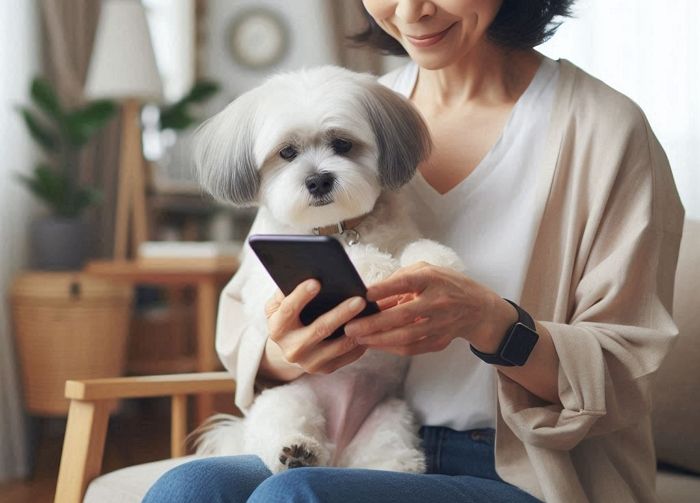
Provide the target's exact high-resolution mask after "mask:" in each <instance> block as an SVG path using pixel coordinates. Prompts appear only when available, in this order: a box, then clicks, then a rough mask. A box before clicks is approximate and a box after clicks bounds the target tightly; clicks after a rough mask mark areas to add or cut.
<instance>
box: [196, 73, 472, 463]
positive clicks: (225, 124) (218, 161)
mask: <svg viewBox="0 0 700 503" xmlns="http://www.w3.org/2000/svg"><path fill="white" fill-rule="evenodd" d="M348 144H350V148H349V149H348ZM430 146H431V143H430V137H429V133H428V130H427V127H426V125H425V123H424V122H423V120H422V119H421V117H420V115H419V114H418V113H417V111H416V110H415V109H414V108H413V107H412V106H411V104H410V103H409V102H408V101H407V100H405V99H404V98H402V97H400V96H399V95H397V94H395V93H394V92H392V91H390V90H389V89H386V88H385V87H383V86H381V85H380V84H378V83H377V82H376V79H375V78H374V77H372V76H370V75H365V74H357V73H353V72H350V71H348V70H344V69H342V68H337V67H330V66H328V67H320V68H315V69H310V70H304V71H299V72H294V73H286V74H280V75H277V76H274V77H272V78H271V79H269V80H268V81H267V82H265V83H264V84H263V85H261V86H260V87H258V88H256V89H253V90H252V91H249V92H248V93H246V94H244V95H242V96H241V97H239V98H238V99H236V100H235V101H234V102H233V103H231V104H230V105H229V106H228V107H227V108H226V109H224V110H223V111H222V112H220V113H219V114H218V115H216V116H214V117H213V118H211V119H210V120H209V121H207V122H206V123H205V124H204V125H203V126H202V127H201V129H200V131H199V132H198V138H197V147H196V150H195V156H196V166H197V170H198V174H199V178H200V180H201V181H202V184H203V185H204V186H205V187H206V188H207V189H208V190H209V191H210V192H211V193H212V194H213V195H214V196H215V197H217V198H219V199H221V200H224V201H228V202H231V203H234V204H236V205H258V206H260V210H259V213H258V217H257V221H256V225H255V229H256V231H257V232H261V233H266V234H274V233H282V234H310V233H312V231H313V229H314V228H316V227H324V226H327V225H333V224H337V223H338V222H341V221H345V220H349V219H352V218H355V217H358V216H361V215H366V216H365V218H364V219H363V220H362V222H361V223H360V225H359V227H357V229H356V230H357V231H358V233H359V235H360V242H359V243H358V244H354V245H352V246H349V245H348V244H347V243H344V246H345V248H346V251H347V252H348V255H349V256H350V258H351V260H352V262H353V263H354V265H355V267H356V268H357V270H358V272H359V273H360V276H361V277H362V279H363V280H364V282H365V283H366V284H372V283H374V282H376V281H379V280H381V279H384V278H386V277H387V276H389V275H390V274H392V273H393V272H394V271H396V270H397V269H398V268H399V267H402V266H406V265H410V264H414V263H416V262H419V261H425V262H429V263H432V264H435V265H440V266H445V267H451V268H454V269H458V270H459V269H461V267H462V266H461V262H460V260H459V258H458V257H457V256H456V254H455V253H454V252H453V251H452V250H450V249H448V248H446V247H444V246H442V245H440V244H438V243H435V242H433V241H429V240H426V239H421V238H420V236H419V233H418V232H417V229H416V227H415V226H414V224H413V223H412V222H411V221H410V219H409V218H408V214H407V211H406V210H405V208H404V202H402V200H401V196H400V193H398V192H396V189H398V188H399V187H401V186H402V185H404V184H405V183H407V182H408V181H409V180H410V179H411V178H412V177H413V175H414V173H415V170H416V168H417V165H418V163H419V162H420V161H421V160H423V159H425V158H426V157H427V155H428V153H429V150H430ZM285 157H286V158H285ZM318 173H329V174H330V175H331V176H332V177H333V181H332V182H331V188H330V191H329V192H327V193H324V194H320V195H319V194H316V195H314V194H313V193H312V190H311V188H310V187H309V186H308V180H307V178H308V177H309V176H310V175H314V174H318ZM339 239H340V240H341V242H343V241H344V240H343V238H342V237H339ZM253 262H254V264H252V265H251V266H250V268H249V272H250V274H249V280H248V281H247V282H246V283H245V285H244V286H243V288H242V300H243V303H244V305H245V308H246V312H247V314H248V316H249V322H250V323H256V324H259V326H260V333H267V329H266V318H265V313H264V306H265V303H266V301H267V300H268V299H269V298H270V297H271V296H272V294H273V293H274V291H275V286H274V283H273V282H272V280H271V279H270V278H269V276H268V275H267V273H266V272H265V270H264V269H263V268H262V266H261V265H260V264H259V263H258V262H257V261H255V260H253ZM250 269H252V271H250ZM406 366H407V359H406V358H402V357H398V356H393V355H390V354H387V353H383V352H378V351H368V352H367V353H366V354H365V355H364V356H363V357H362V358H360V359H359V360H358V361H356V362H355V363H353V364H351V365H348V366H345V367H343V368H341V369H339V370H337V371H335V372H334V373H332V374H330V375H305V376H303V377H301V378H299V379H297V380H295V381H294V382H292V383H289V384H286V385H284V386H279V387H275V388H272V389H268V390H266V391H264V392H263V393H262V394H260V395H259V396H258V398H257V399H256V400H255V402H254V403H253V405H252V407H251V408H250V410H249V411H248V413H247V415H246V417H245V419H243V420H239V419H236V418H232V417H228V416H226V417H222V416H218V417H216V418H215V419H214V420H213V421H211V422H209V423H208V425H207V426H205V428H204V433H203V434H202V435H201V436H200V437H199V439H198V452H199V453H202V454H221V455H223V454H242V453H250V454H257V455H258V456H259V457H260V458H261V459H262V460H263V462H264V463H265V464H266V465H267V466H268V467H269V468H270V470H271V471H272V472H273V473H275V472H279V471H281V470H284V469H286V468H289V467H296V466H316V465H319V466H322V465H326V466H327V465H333V466H351V467H363V468H377V469H387V470H398V471H406V472H422V471H424V468H425V462H424V457H423V454H422V452H421V451H420V448H419V438H418V435H417V429H416V424H415V422H414V420H413V416H412V414H411V412H410V411H409V410H408V408H407V406H406V404H405V402H403V401H402V400H399V399H398V398H395V397H396V395H397V393H398V391H399V389H400V384H401V382H402V380H403V377H404V373H405V370H406Z"/></svg>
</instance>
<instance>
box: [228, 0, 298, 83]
mask: <svg viewBox="0 0 700 503" xmlns="http://www.w3.org/2000/svg"><path fill="white" fill-rule="evenodd" d="M289 38H290V37H289V29H288V27H287V24H286V23H285V22H284V20H283V19H282V17H281V16H280V15H279V14H278V13H277V12H275V11H273V10H270V9H266V8H261V7H255V8H252V9H247V10H244V11H241V12H239V13H238V14H236V15H235V16H234V18H233V19H232V21H231V24H230V26H229V29H228V41H227V42H228V48H229V51H230V53H231V56H232V57H233V59H234V61H235V62H236V63H238V64H239V65H241V66H244V67H247V68H252V69H256V70H257V69H263V68H268V67H271V66H273V65H276V64H277V63H279V62H280V61H282V59H283V58H284V56H285V54H286V52H287V48H288V47H289Z"/></svg>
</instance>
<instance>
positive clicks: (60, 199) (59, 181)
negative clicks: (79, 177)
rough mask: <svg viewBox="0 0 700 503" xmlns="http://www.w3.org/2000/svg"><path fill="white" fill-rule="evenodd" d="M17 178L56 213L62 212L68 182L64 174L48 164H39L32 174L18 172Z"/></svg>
mask: <svg viewBox="0 0 700 503" xmlns="http://www.w3.org/2000/svg"><path fill="white" fill-rule="evenodd" d="M17 178H18V179H19V181H20V182H21V183H23V184H24V185H25V186H26V187H27V188H28V189H29V191H30V192H31V193H32V194H34V196H35V197H36V198H37V199H39V200H40V201H41V202H43V203H44V204H46V205H47V206H49V207H50V208H51V209H52V211H53V212H54V213H61V212H62V209H63V207H64V206H65V202H66V194H67V187H68V184H67V183H66V179H65V178H64V177H63V175H61V174H58V173H56V172H55V171H54V170H53V169H51V168H50V167H49V166H48V165H46V164H39V165H37V167H36V168H35V169H34V172H33V173H32V174H31V175H24V174H18V175H17Z"/></svg>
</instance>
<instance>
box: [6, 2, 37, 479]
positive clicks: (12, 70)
mask: <svg viewBox="0 0 700 503" xmlns="http://www.w3.org/2000/svg"><path fill="white" fill-rule="evenodd" d="M38 39H39V12H38V9H37V8H36V4H35V3H34V2H0V67H1V68H3V69H4V71H2V72H0V152H2V161H1V162H0V181H1V183H0V397H1V399H0V482H4V481H6V480H10V479H14V478H20V477H24V476H26V475H27V473H28V470H29V459H28V446H27V442H26V427H25V420H24V419H25V418H24V414H23V412H22V410H23V408H22V398H21V393H20V384H19V379H18V374H17V370H18V369H17V365H16V361H15V358H14V354H15V351H14V347H13V343H12V341H13V338H12V333H11V329H10V308H9V305H8V303H7V295H6V292H8V288H9V287H10V284H11V282H12V280H13V278H14V276H15V275H16V274H17V273H18V272H19V271H20V270H21V269H22V268H23V267H24V266H25V265H26V259H25V257H26V256H27V228H28V225H29V220H30V218H31V214H32V213H34V212H35V209H36V208H35V203H34V201H33V200H32V198H31V196H30V195H29V193H28V192H27V191H26V190H24V189H22V188H21V186H20V184H19V182H17V180H16V176H17V174H19V173H23V174H29V173H30V172H31V170H32V168H33V165H34V162H35V161H36V159H37V157H38V153H37V151H36V148H35V147H34V144H33V143H32V141H31V139H30V137H29V134H28V133H27V131H26V129H25V127H24V125H23V123H22V121H21V119H20V116H19V114H18V113H17V112H16V110H15V109H14V107H15V106H16V105H17V104H19V103H26V102H27V99H28V88H29V81H30V80H31V78H32V76H33V75H34V74H35V73H37V72H38V71H39V67H40V62H41V58H40V47H39V44H38Z"/></svg>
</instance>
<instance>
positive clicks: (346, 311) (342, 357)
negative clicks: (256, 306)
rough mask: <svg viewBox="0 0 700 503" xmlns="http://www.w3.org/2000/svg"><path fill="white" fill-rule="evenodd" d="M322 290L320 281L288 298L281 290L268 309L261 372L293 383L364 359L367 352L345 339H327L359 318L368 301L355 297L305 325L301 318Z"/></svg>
mask: <svg viewBox="0 0 700 503" xmlns="http://www.w3.org/2000/svg"><path fill="white" fill-rule="evenodd" d="M319 290H320V285H319V283H318V281H316V280H308V281H305V282H303V283H301V284H299V285H298V286H297V287H296V288H295V289H294V291H293V292H292V293H291V294H289V295H288V296H286V297H285V296H284V295H283V294H282V292H280V291H278V292H277V293H276V294H275V295H274V296H273V297H272V298H271V299H270V300H269V301H268V302H267V305H266V306H265V314H266V316H267V328H268V333H269V334H270V335H269V339H268V342H267V345H266V348H265V354H264V356H263V361H262V362H261V371H262V372H263V373H264V374H265V375H266V376H267V377H272V378H277V379H281V380H291V379H293V378H295V377H298V376H300V375H302V374H303V373H304V372H307V373H309V374H329V373H331V372H333V371H335V370H337V369H339V368H340V367H344V366H345V365H348V364H349V363H352V362H354V361H355V360H357V359H358V358H360V357H361V356H362V355H363V354H364V352H365V351H366V350H367V348H366V347H364V346H361V345H359V344H358V343H357V342H356V341H355V340H353V339H351V338H349V337H346V336H342V337H338V338H335V339H331V340H328V341H327V340H325V339H326V337H328V336H329V335H331V334H332V333H333V332H334V331H335V330H336V329H337V328H338V327H340V326H342V325H343V324H345V323H347V322H348V321H349V320H351V319H352V318H353V317H355V316H357V315H358V314H359V313H360V312H361V311H362V310H363V309H364V307H365V301H364V299H362V298H360V297H353V298H350V299H348V300H346V301H345V302H343V303H342V304H340V305H338V306H337V307H335V308H334V309H332V310H331V311H328V312H327V313H325V314H323V315H322V316H319V317H318V318H317V319H316V320H314V322H313V323H311V324H310V325H308V326H304V325H302V324H301V322H300V321H299V315H300V313H301V311H302V309H303V308H304V306H306V304H308V302H309V301H310V300H311V299H313V298H314V297H315V296H316V294H318V292H319Z"/></svg>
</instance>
